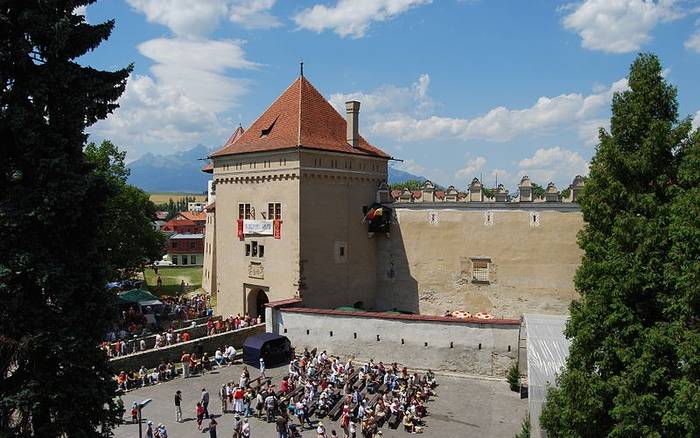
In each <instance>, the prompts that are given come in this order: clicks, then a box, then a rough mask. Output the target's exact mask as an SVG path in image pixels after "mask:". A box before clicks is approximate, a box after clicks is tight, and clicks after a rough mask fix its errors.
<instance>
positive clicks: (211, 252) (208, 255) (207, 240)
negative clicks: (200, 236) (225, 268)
mask: <svg viewBox="0 0 700 438" xmlns="http://www.w3.org/2000/svg"><path fill="white" fill-rule="evenodd" d="M205 227H206V228H205V234H204V266H203V269H202V289H204V290H205V291H206V292H208V293H211V294H212V296H216V292H217V290H216V285H217V280H216V215H215V213H214V212H213V211H211V212H207V222H206V224H205Z"/></svg>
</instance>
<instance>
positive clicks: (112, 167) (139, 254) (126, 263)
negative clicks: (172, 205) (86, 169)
mask: <svg viewBox="0 0 700 438" xmlns="http://www.w3.org/2000/svg"><path fill="white" fill-rule="evenodd" d="M85 157H86V159H87V161H88V162H90V163H92V165H93V172H94V173H95V174H96V175H97V176H98V177H100V178H102V179H104V181H106V182H107V184H109V186H110V190H109V191H108V193H110V195H111V196H110V197H109V199H108V200H107V203H106V210H105V214H104V218H103V219H102V221H101V223H100V233H99V236H100V238H101V240H102V245H101V251H103V252H104V254H106V255H107V257H108V264H109V270H110V280H121V279H126V278H132V277H133V276H134V274H136V273H137V272H139V271H142V270H143V267H144V265H145V264H146V263H148V262H151V261H153V260H158V259H160V257H161V255H162V253H163V245H164V244H165V240H164V237H163V235H162V234H161V233H160V232H159V231H157V230H155V229H154V228H153V221H154V220H155V212H156V207H155V205H153V202H151V201H150V199H149V197H148V194H147V193H146V192H144V191H143V190H141V189H139V188H137V187H134V186H132V185H129V184H127V182H126V180H127V178H128V176H129V169H128V168H127V167H126V164H124V158H125V157H126V152H123V151H120V150H119V148H117V146H115V145H114V144H112V142H110V141H108V140H105V141H103V142H102V143H101V144H100V145H99V146H98V145H96V144H95V143H88V145H87V146H86V147H85Z"/></svg>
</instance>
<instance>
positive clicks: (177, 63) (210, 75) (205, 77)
mask: <svg viewBox="0 0 700 438" xmlns="http://www.w3.org/2000/svg"><path fill="white" fill-rule="evenodd" d="M242 44H243V43H242V42H241V41H232V40H221V41H214V40H198V41H193V40H184V39H177V38H175V39H168V38H158V39H154V40H150V41H146V42H145V43H143V44H140V45H139V46H138V48H139V51H140V52H141V54H143V55H144V56H147V57H148V58H150V59H152V60H153V61H155V62H156V64H155V65H154V66H152V67H151V71H152V72H153V74H154V76H155V77H156V78H157V79H158V80H159V82H161V83H163V84H164V85H166V86H168V87H172V88H175V89H177V90H178V91H180V92H182V93H184V94H185V95H186V96H188V98H190V99H192V100H193V101H195V102H198V103H199V104H200V105H202V106H203V107H204V108H207V109H208V110H210V111H213V112H219V111H223V110H225V109H227V108H230V107H231V106H232V103H233V102H234V101H235V99H236V98H237V97H239V96H240V95H241V94H243V93H244V92H245V86H244V84H245V82H243V81H242V80H237V79H234V78H231V77H229V76H227V75H226V74H225V72H226V71H227V70H228V69H248V68H253V67H255V63H252V62H250V61H248V60H247V59H245V54H244V51H243V49H242V47H241V45H242Z"/></svg>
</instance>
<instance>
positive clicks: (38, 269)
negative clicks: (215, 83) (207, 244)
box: [0, 0, 131, 438]
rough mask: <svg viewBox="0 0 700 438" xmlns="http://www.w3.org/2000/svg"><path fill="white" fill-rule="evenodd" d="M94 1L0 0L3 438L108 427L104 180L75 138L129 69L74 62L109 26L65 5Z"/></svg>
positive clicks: (106, 430)
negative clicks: (104, 344) (104, 345)
mask: <svg viewBox="0 0 700 438" xmlns="http://www.w3.org/2000/svg"><path fill="white" fill-rule="evenodd" d="M93 1H94V0H73V1H71V0H0V81H1V82H2V92H1V93H0V138H2V159H1V160H0V178H1V180H0V302H1V303H2V306H0V388H1V389H0V431H2V432H1V433H0V434H1V435H2V436H35V437H42V438H44V437H47V438H53V437H91V436H109V435H110V429H111V428H112V427H113V425H114V424H115V422H116V410H115V404H114V403H113V402H112V396H113V394H114V389H115V388H114V384H113V382H112V379H111V377H112V373H111V371H110V369H109V364H108V363H107V359H106V357H105V355H104V354H103V353H102V352H101V351H100V350H98V349H97V348H95V346H96V345H97V343H98V341H99V340H100V339H101V336H102V334H103V333H104V330H105V328H106V325H107V324H108V322H109V321H110V320H111V319H112V316H113V314H114V297H113V296H111V295H109V294H108V293H107V292H106V291H105V290H104V284H105V281H106V279H107V278H108V277H109V265H108V260H107V257H106V255H105V254H104V252H103V251H102V250H101V240H100V239H101V238H100V236H99V230H100V227H101V219H102V218H103V217H104V214H105V208H106V200H107V199H108V198H109V196H110V191H111V187H110V185H109V183H108V181H106V180H105V178H103V177H101V176H100V175H98V174H97V173H95V172H94V171H93V169H92V165H91V164H90V163H89V162H88V161H87V160H86V159H85V156H84V154H83V146H84V144H85V140H86V135H85V134H84V130H85V127H86V126H89V125H91V124H93V123H95V122H96V121H97V120H99V119H103V118H105V117H106V116H107V115H108V114H109V113H110V112H111V111H113V110H114V109H115V108H116V107H117V105H116V100H117V99H118V98H119V96H120V95H121V94H122V92H123V91H124V87H125V85H126V80H127V77H128V75H129V73H130V70H131V67H127V68H124V69H121V70H117V71H113V72H110V71H100V70H96V69H94V68H91V67H85V66H82V65H80V64H79V63H78V62H76V59H77V58H78V57H80V56H81V55H83V54H85V53H87V52H88V51H91V50H94V49H96V48H97V47H98V46H99V44H100V43H101V42H102V41H104V40H106V39H107V38H108V37H109V35H110V33H111V31H112V28H113V27H114V22H113V21H108V22H105V23H101V24H94V25H93V24H88V23H87V22H86V21H85V19H84V17H83V16H80V15H76V14H74V12H73V11H74V10H75V8H76V7H78V6H84V5H88V4H90V3H93Z"/></svg>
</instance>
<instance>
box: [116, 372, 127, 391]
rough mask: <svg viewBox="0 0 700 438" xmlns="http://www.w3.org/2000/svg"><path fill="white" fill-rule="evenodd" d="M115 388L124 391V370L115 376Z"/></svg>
mask: <svg viewBox="0 0 700 438" xmlns="http://www.w3.org/2000/svg"><path fill="white" fill-rule="evenodd" d="M117 388H119V389H122V390H124V391H126V372H124V371H122V372H121V373H119V376H117Z"/></svg>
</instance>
